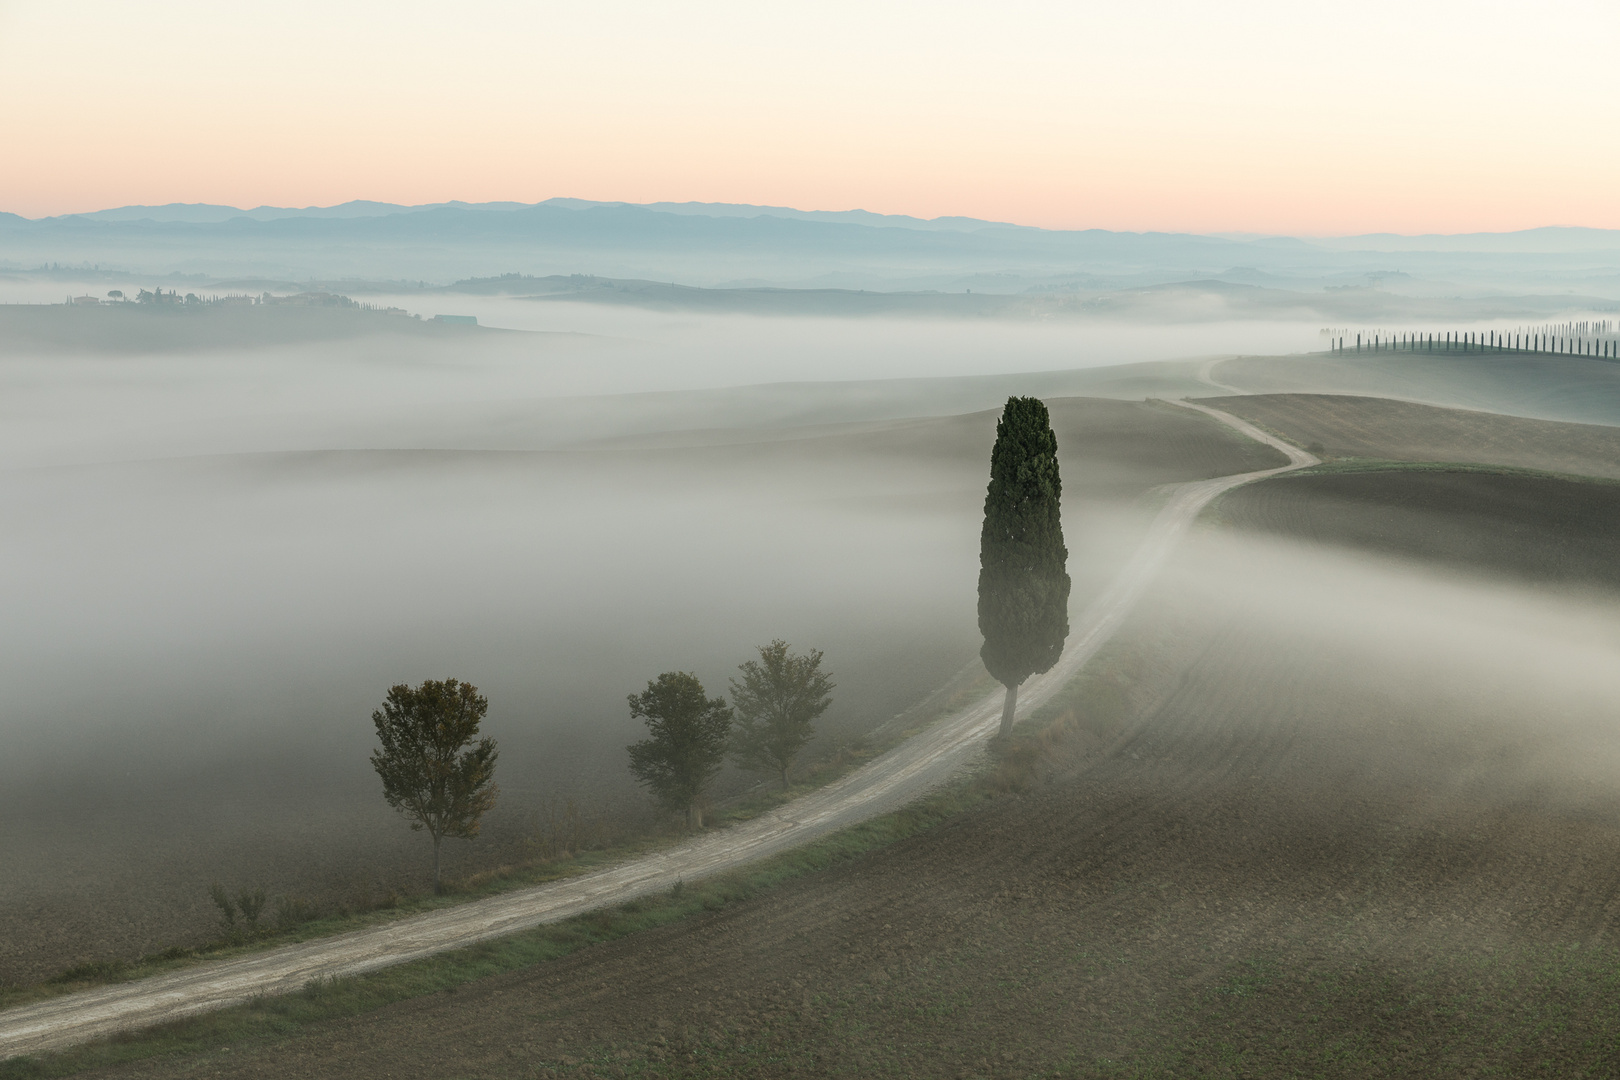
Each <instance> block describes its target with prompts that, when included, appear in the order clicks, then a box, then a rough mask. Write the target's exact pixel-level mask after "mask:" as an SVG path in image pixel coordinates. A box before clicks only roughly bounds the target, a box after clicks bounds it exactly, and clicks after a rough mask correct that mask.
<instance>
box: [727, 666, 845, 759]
mask: <svg viewBox="0 0 1620 1080" xmlns="http://www.w3.org/2000/svg"><path fill="white" fill-rule="evenodd" d="M739 670H740V671H741V672H742V681H741V682H738V681H737V680H736V679H732V680H731V703H732V706H733V707H734V708H735V709H736V712H737V726H736V728H735V729H733V731H732V733H731V757H732V760H733V761H735V762H736V763H737V765H738V766H739V767H740V768H743V769H747V770H749V771H750V772H768V773H775V774H776V775H777V776H778V777H780V778H781V780H782V787H783V788H784V789H785V788H786V787H787V786H788V771H789V770H790V769H791V768H792V767H793V759H794V758H795V757H797V756H798V754H799V751H800V750H802V749H804V744H805V743H807V742H809V741H810V737H811V736H812V735H814V734H815V720H816V718H817V717H819V716H820V715H821V714H822V713H824V712H826V711H827V707H828V706H829V705H831V704H832V689H833V681H832V677H831V675H830V674H828V673H827V672H824V671H822V670H821V650H819V649H811V650H810V651H809V652H808V653H806V654H805V655H803V656H795V655H794V654H793V653H790V652H788V645H787V642H785V641H781V640H777V641H773V642H771V643H770V644H769V645H761V646H760V649H759V659H758V660H750V661H748V662H747V663H745V664H742V665H741V666H740V667H739Z"/></svg>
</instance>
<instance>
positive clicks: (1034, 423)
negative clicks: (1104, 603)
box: [979, 397, 1069, 734]
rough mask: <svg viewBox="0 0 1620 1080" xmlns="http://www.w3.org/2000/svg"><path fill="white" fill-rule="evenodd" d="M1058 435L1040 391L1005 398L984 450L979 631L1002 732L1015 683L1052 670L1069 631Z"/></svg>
mask: <svg viewBox="0 0 1620 1080" xmlns="http://www.w3.org/2000/svg"><path fill="white" fill-rule="evenodd" d="M1062 495H1063V483H1062V481H1061V480H1059V479H1058V462H1057V436H1056V435H1054V434H1053V433H1052V420H1051V416H1050V415H1049V414H1048V413H1047V411H1046V404H1045V403H1044V402H1042V401H1041V400H1040V399H1038V398H1030V397H1025V398H1019V397H1015V398H1008V399H1007V407H1006V408H1005V409H1004V410H1002V413H1001V421H1000V422H999V423H997V424H996V446H995V449H994V450H992V451H991V452H990V488H989V490H988V491H987V492H986V493H985V496H984V531H983V532H982V533H981V534H980V538H979V632H980V633H982V634H983V635H984V648H982V649H980V650H979V655H980V656H982V657H983V658H984V666H985V667H986V668H987V669H988V670H989V672H990V674H991V675H994V676H995V677H996V679H997V680H998V681H1000V682H1001V683H1002V684H1003V685H1004V686H1006V688H1007V699H1006V703H1005V704H1004V705H1003V706H1002V710H1001V732H1002V734H1006V732H1007V731H1008V729H1010V728H1011V727H1012V722H1013V712H1014V710H1015V709H1017V707H1018V687H1019V686H1020V685H1021V684H1022V683H1023V682H1024V680H1025V679H1027V678H1029V677H1030V676H1031V675H1038V674H1040V673H1041V672H1045V671H1050V670H1052V665H1053V664H1055V663H1057V661H1058V657H1059V656H1062V655H1063V642H1064V640H1065V639H1066V638H1067V637H1068V636H1069V572H1068V569H1067V564H1068V560H1069V549H1068V548H1066V547H1064V546H1063V521H1062V518H1061V513H1060V512H1061V502H1062Z"/></svg>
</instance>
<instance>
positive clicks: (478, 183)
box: [0, 0, 1620, 235]
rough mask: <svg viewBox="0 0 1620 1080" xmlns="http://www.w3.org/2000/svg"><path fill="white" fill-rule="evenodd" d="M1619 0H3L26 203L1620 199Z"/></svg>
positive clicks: (1115, 222) (1531, 222)
mask: <svg viewBox="0 0 1620 1080" xmlns="http://www.w3.org/2000/svg"><path fill="white" fill-rule="evenodd" d="M1617 39H1620V4H1615V3H1614V2H1613V0H1534V2H1527V0H1353V2H1346V0H1325V2H1323V0H1316V2H1311V3H1300V2H1299V0H1249V2H1232V0H1227V2H1221V0H1134V2H1132V3H1123V2H1115V3H1108V4H1101V3H1095V2H1085V0H1069V2H1062V3H1059V2H1029V0H1022V2H1020V0H1004V2H1002V3H997V4H986V3H982V2H980V3H973V4H968V3H959V2H954V0H930V2H927V3H922V2H884V0H862V2H860V3H854V2H849V0H819V2H817V3H815V4H808V3H773V4H761V3H758V2H757V0H750V2H734V0H702V2H693V3H684V4H682V3H673V4H672V3H669V2H667V0H660V2H650V0H621V2H618V3H614V4H580V3H568V4H561V3H553V2H534V0H462V2H460V3H457V4H445V3H442V2H433V3H427V2H421V0H387V2H376V0H338V2H336V3H334V2H333V0H321V2H319V3H317V2H313V0H282V2H280V3H277V4H274V5H262V4H254V5H246V4H219V3H217V2H207V3H205V2H201V0H167V2H165V3H164V4H160V5H154V4H131V3H128V2H127V0H75V2H74V3H72V4H63V3H59V2H45V0H0V100H4V101H5V102H6V107H5V109H4V110H3V112H0V146H3V147H4V148H5V149H4V151H3V154H0V210H6V211H10V212H12V213H18V214H23V215H25V216H29V217H39V216H45V215H50V214H60V213H72V212H80V211H88V210H95V209H102V208H106V207H111V206H120V205H128V204H138V203H147V204H161V203H169V202H211V203H224V204H229V205H235V206H242V207H251V206H257V205H277V206H289V205H290V206H305V205H330V204H334V203H339V202H343V201H347V200H349V199H362V198H363V199H375V200H381V201H388V202H400V203H424V202H437V201H443V200H449V199H462V200H467V201H472V202H477V201H486V200H514V201H522V202H534V201H538V200H541V199H546V198H551V197H554V196H570V197H576V198H587V199H602V200H623V201H629V202H651V201H659V200H672V201H687V200H696V201H713V202H745V203H758V204H770V205H787V206H794V207H798V208H801V209H822V210H844V209H852V208H861V209H867V210H872V211H878V212H884V213H904V214H913V215H916V216H920V217H935V216H940V215H966V216H973V217H981V218H988V219H992V220H1000V221H1014V222H1018V223H1021V224H1028V225H1039V226H1045V227H1050V228H1108V229H1125V230H1173V231H1190V232H1258V233H1287V234H1293V235H1343V234H1350V233H1362V232H1383V231H1388V232H1403V233H1424V232H1472V231H1503V230H1511V229H1520V228H1530V227H1536V226H1541V225H1586V226H1594V227H1608V228H1617V227H1620V200H1616V199H1614V198H1613V197H1612V191H1613V184H1614V177H1615V176H1617V175H1620V139H1617V138H1615V134H1614V133H1615V130H1616V122H1617V121H1620V92H1616V90H1615V84H1614V77H1615V76H1614V59H1613V56H1614V45H1615V43H1616V41H1617Z"/></svg>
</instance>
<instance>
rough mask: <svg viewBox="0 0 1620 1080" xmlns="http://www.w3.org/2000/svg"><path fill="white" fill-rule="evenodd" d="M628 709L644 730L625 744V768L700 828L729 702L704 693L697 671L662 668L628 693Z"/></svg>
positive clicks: (726, 733)
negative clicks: (637, 738)
mask: <svg viewBox="0 0 1620 1080" xmlns="http://www.w3.org/2000/svg"><path fill="white" fill-rule="evenodd" d="M630 715H631V716H633V717H636V718H638V719H641V720H645V721H646V724H647V734H648V738H646V739H643V740H642V741H641V742H638V743H635V744H633V745H631V746H629V747H628V748H627V749H628V750H629V751H630V771H631V772H632V773H634V774H635V776H636V779H637V780H639V781H641V783H643V784H644V785H646V786H647V787H648V788H649V789H651V791H652V793H653V795H655V796H656V797H657V798H658V801H659V802H661V803H663V804H664V805H665V806H667V807H668V808H670V809H671V810H680V811H685V813H686V819H687V822H688V824H690V825H691V827H692V828H694V829H699V828H702V827H703V793H704V790H705V789H706V788H707V787H708V786H709V782H710V781H711V780H713V779H714V777H715V774H716V773H718V772H719V771H720V767H721V765H722V764H724V762H725V757H726V747H727V745H728V743H729V741H730V735H731V706H729V705H727V704H726V699H725V698H710V697H706V696H705V694H704V690H703V684H702V683H700V682H698V679H697V676H695V675H692V674H690V673H689V672H685V671H666V672H664V673H663V674H662V675H660V676H658V678H656V679H653V680H652V681H650V682H649V683H647V689H646V690H644V691H642V692H641V693H639V694H631V695H630Z"/></svg>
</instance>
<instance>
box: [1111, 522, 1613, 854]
mask: <svg viewBox="0 0 1620 1080" xmlns="http://www.w3.org/2000/svg"><path fill="white" fill-rule="evenodd" d="M1548 539H1549V540H1551V539H1552V537H1551V536H1550V535H1549V537H1548ZM1568 584H1569V583H1566V585H1568ZM1578 584H1579V587H1567V588H1560V587H1557V586H1556V585H1552V584H1548V583H1546V582H1534V581H1527V580H1526V579H1525V576H1524V575H1521V574H1518V573H1514V572H1509V571H1506V570H1505V569H1504V568H1503V567H1501V566H1495V567H1492V566H1489V565H1480V564H1472V565H1462V566H1458V565H1454V566H1452V567H1450V568H1445V569H1441V568H1437V567H1436V565H1435V564H1433V563H1426V564H1417V563H1413V562H1411V561H1407V560H1403V559H1398V558H1390V557H1387V556H1380V555H1376V554H1369V553H1367V552H1365V551H1355V550H1348V549H1345V548H1342V547H1337V548H1336V547H1323V546H1319V545H1313V544H1301V543H1298V542H1291V541H1287V540H1280V539H1274V538H1267V537H1263V536H1256V535H1253V534H1249V535H1245V534H1241V533H1233V532H1230V531H1226V530H1221V529H1215V528H1209V527H1204V528H1201V529H1199V530H1197V531H1196V532H1195V534H1194V537H1193V538H1192V540H1191V542H1190V543H1189V544H1188V545H1187V546H1186V547H1185V548H1184V549H1183V551H1182V553H1181V556H1180V557H1179V558H1178V559H1177V560H1176V561H1175V563H1174V564H1173V565H1172V567H1171V568H1169V570H1168V571H1167V572H1166V575H1165V577H1164V579H1163V580H1162V581H1161V583H1160V586H1159V588H1158V590H1157V591H1156V596H1155V599H1154V600H1153V601H1152V602H1151V603H1150V604H1149V605H1147V606H1146V607H1145V608H1144V609H1143V610H1142V612H1141V614H1140V621H1141V628H1139V629H1138V630H1136V631H1133V633H1134V634H1140V633H1143V632H1146V633H1149V634H1151V636H1152V638H1153V640H1156V641H1161V642H1168V643H1169V644H1168V649H1169V651H1170V653H1171V654H1173V656H1174V657H1177V658H1179V659H1175V660H1171V659H1170V658H1169V657H1160V658H1159V660H1158V661H1157V662H1158V663H1159V664H1161V665H1162V664H1164V663H1167V662H1169V663H1171V664H1172V667H1171V668H1169V669H1163V668H1161V671H1162V670H1169V671H1172V672H1175V674H1174V677H1173V678H1168V679H1167V678H1158V679H1153V678H1144V680H1143V682H1142V689H1143V692H1144V693H1145V696H1144V697H1143V698H1141V699H1140V700H1139V705H1140V706H1141V712H1140V714H1139V717H1138V721H1139V723H1140V724H1141V727H1140V729H1139V731H1138V734H1137V736H1136V737H1137V738H1138V739H1139V740H1140V743H1139V744H1137V745H1136V746H1135V747H1134V749H1135V750H1136V752H1137V753H1141V754H1144V755H1145V754H1147V753H1148V752H1149V751H1148V750H1147V749H1146V747H1150V746H1152V745H1153V743H1154V740H1155V738H1160V737H1162V738H1165V739H1173V740H1176V741H1182V740H1190V742H1187V744H1186V745H1185V746H1183V747H1182V748H1181V749H1179V750H1177V751H1176V756H1177V757H1178V758H1182V757H1185V756H1186V755H1188V754H1191V753H1192V750H1191V747H1192V746H1193V745H1200V746H1205V747H1206V750H1205V751H1204V753H1207V754H1208V755H1211V757H1210V761H1211V762H1212V763H1217V764H1218V763H1220V762H1223V761H1224V762H1225V765H1224V767H1226V768H1230V769H1233V770H1240V771H1246V774H1252V775H1253V777H1254V779H1255V780H1256V781H1257V782H1258V783H1260V784H1263V785H1270V784H1275V785H1281V786H1283V787H1284V788H1287V787H1289V786H1293V787H1298V788H1300V789H1306V788H1311V787H1313V786H1314V787H1316V788H1319V789H1321V790H1323V791H1329V790H1331V791H1333V792H1336V793H1341V794H1342V793H1344V792H1347V791H1354V790H1356V789H1358V788H1359V790H1360V792H1361V797H1363V798H1377V797H1378V795H1377V792H1378V791H1380V790H1382V791H1384V792H1387V793H1390V797H1392V798H1393V797H1397V796H1396V794H1395V793H1398V797H1399V798H1400V799H1403V800H1413V799H1415V800H1418V804H1419V805H1423V804H1428V805H1431V806H1432V807H1433V810H1434V813H1436V814H1443V813H1445V812H1446V809H1445V807H1446V805H1447V801H1448V800H1453V801H1455V800H1462V801H1463V802H1465V803H1469V804H1474V805H1480V804H1499V805H1516V806H1519V807H1522V808H1524V809H1526V810H1529V811H1533V812H1534V813H1547V814H1552V815H1554V816H1557V815H1570V814H1574V815H1598V816H1600V817H1601V818H1602V819H1603V820H1606V821H1609V822H1611V823H1612V824H1613V825H1614V826H1615V827H1620V684H1617V683H1616V681H1615V679H1614V672H1615V671H1616V670H1617V669H1620V628H1617V626H1616V623H1615V620H1614V609H1615V604H1616V602H1617V601H1620V574H1611V575H1610V580H1609V581H1608V582H1607V583H1605V584H1604V585H1602V586H1600V587H1597V588H1595V589H1594V583H1593V582H1591V581H1590V580H1588V581H1583V582H1580V583H1578ZM1176 665H1181V666H1180V667H1179V668H1178V667H1177V666H1176ZM1150 687H1156V689H1149V688H1150ZM1156 733H1157V734H1156ZM1164 745H1165V746H1168V745H1170V744H1169V743H1165V744H1164ZM1195 756H1196V755H1195Z"/></svg>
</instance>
